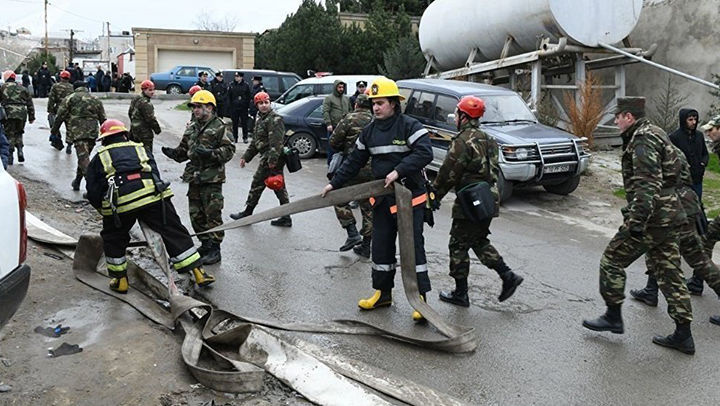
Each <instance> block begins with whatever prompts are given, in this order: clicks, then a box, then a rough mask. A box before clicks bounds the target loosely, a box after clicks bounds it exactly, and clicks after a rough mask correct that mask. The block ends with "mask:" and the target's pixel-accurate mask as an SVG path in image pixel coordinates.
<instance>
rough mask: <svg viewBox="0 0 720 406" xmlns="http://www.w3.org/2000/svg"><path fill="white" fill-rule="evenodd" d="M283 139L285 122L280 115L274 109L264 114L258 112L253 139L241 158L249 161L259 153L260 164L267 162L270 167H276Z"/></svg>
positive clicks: (280, 155)
mask: <svg viewBox="0 0 720 406" xmlns="http://www.w3.org/2000/svg"><path fill="white" fill-rule="evenodd" d="M284 141H285V123H284V122H283V119H282V117H280V115H279V114H277V113H276V112H275V111H274V110H270V111H269V112H267V113H266V114H262V113H260V112H258V115H257V119H256V120H255V131H253V140H252V143H250V146H249V147H248V149H247V150H246V151H245V154H243V159H244V160H245V162H250V161H251V160H252V159H253V158H254V157H255V155H257V154H260V159H261V160H260V164H261V165H262V164H267V165H268V166H269V167H271V168H276V167H278V166H279V165H280V163H279V162H280V158H281V157H282V150H283V144H284Z"/></svg>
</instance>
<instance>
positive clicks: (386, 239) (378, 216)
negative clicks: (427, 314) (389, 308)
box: [372, 197, 431, 294]
mask: <svg viewBox="0 0 720 406" xmlns="http://www.w3.org/2000/svg"><path fill="white" fill-rule="evenodd" d="M393 204H395V199H393V198H390V197H381V198H379V199H378V200H377V201H376V202H375V206H373V231H372V284H373V289H378V290H390V289H392V288H393V287H395V268H396V263H397V261H396V259H395V240H396V238H397V234H398V228H397V214H392V213H390V206H392V205H393ZM424 218H425V206H424V205H422V204H421V205H418V206H415V207H413V237H414V240H415V273H416V274H417V282H418V288H419V290H420V293H422V294H424V293H426V292H429V291H430V289H431V288H430V277H429V276H428V269H427V259H426V258H425V239H424V238H423V223H424Z"/></svg>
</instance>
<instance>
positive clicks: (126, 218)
mask: <svg viewBox="0 0 720 406" xmlns="http://www.w3.org/2000/svg"><path fill="white" fill-rule="evenodd" d="M126 136H127V129H126V128H125V126H124V125H123V124H122V122H121V121H119V120H107V121H105V123H103V126H102V128H101V136H100V137H101V140H102V142H103V146H102V147H101V148H100V149H99V150H98V152H97V154H95V156H94V157H93V159H92V160H91V161H90V164H89V165H88V170H87V198H88V201H89V202H90V204H92V206H93V207H95V208H96V209H97V210H98V211H99V212H100V214H102V216H103V229H102V231H101V232H100V235H101V236H102V239H103V250H104V252H105V261H106V264H107V269H108V274H109V275H110V276H111V277H112V278H113V279H112V280H111V282H110V289H112V290H114V291H117V292H120V293H125V292H127V290H128V281H127V259H126V258H125V250H126V249H127V246H128V244H129V242H130V234H129V232H130V229H131V228H132V226H133V225H134V224H135V222H136V221H137V220H141V221H143V222H144V223H145V224H147V225H148V226H149V227H150V228H152V229H153V230H154V231H156V232H158V233H160V235H161V236H162V239H163V242H164V243H165V247H166V248H167V251H168V254H169V256H170V261H171V262H172V265H173V268H174V269H175V270H176V271H177V272H178V273H185V272H188V271H191V270H192V271H193V275H194V277H195V281H196V283H197V284H198V285H200V286H206V285H209V284H210V283H213V282H214V281H215V279H214V278H213V277H212V276H210V275H208V274H206V273H205V272H204V271H203V269H202V267H201V265H202V264H201V262H200V254H198V252H197V250H196V249H195V246H194V245H193V241H192V238H190V234H189V233H188V231H187V229H186V228H185V227H184V226H183V225H182V223H181V222H180V218H179V217H178V215H177V213H176V212H175V208H174V206H173V204H172V202H170V197H171V196H172V191H171V190H170V188H169V187H168V185H167V184H166V183H164V182H162V180H161V179H160V174H159V172H158V168H157V165H156V164H155V160H154V159H153V157H152V155H151V154H150V155H149V154H148V153H147V150H146V149H145V148H144V147H143V144H140V143H137V142H133V141H128V140H127V138H126Z"/></svg>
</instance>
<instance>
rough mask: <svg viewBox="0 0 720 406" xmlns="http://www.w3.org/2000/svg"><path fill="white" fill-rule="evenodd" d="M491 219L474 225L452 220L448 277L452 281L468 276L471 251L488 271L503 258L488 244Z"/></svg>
mask: <svg viewBox="0 0 720 406" xmlns="http://www.w3.org/2000/svg"><path fill="white" fill-rule="evenodd" d="M491 221H492V218H490V219H487V220H485V221H483V222H482V223H480V224H478V223H474V222H472V221H468V220H464V219H453V222H452V226H451V227H450V242H449V243H448V248H449V249H450V276H451V277H453V278H454V279H467V277H468V274H470V255H469V254H468V251H469V250H470V249H472V250H473V252H474V253H475V255H477V257H478V259H479V260H480V262H481V263H482V264H483V265H485V266H486V267H488V268H490V269H495V268H496V267H497V265H499V264H500V263H501V262H502V261H503V258H502V256H500V253H499V252H497V250H496V249H495V247H493V246H492V244H490V240H488V238H487V236H488V234H490V222H491Z"/></svg>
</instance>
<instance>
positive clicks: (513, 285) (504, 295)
mask: <svg viewBox="0 0 720 406" xmlns="http://www.w3.org/2000/svg"><path fill="white" fill-rule="evenodd" d="M493 269H495V272H497V273H498V275H500V279H502V281H503V286H502V291H501V292H500V296H498V301H500V302H504V301H505V300H507V299H509V298H510V296H512V295H513V293H515V289H517V287H518V286H520V284H521V283H522V282H523V277H522V276H520V275H518V274H516V273H514V272H513V271H511V270H510V267H509V266H507V264H506V263H505V261H503V260H502V259H501V260H500V263H499V264H497V265H496V266H495V268H493Z"/></svg>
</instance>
